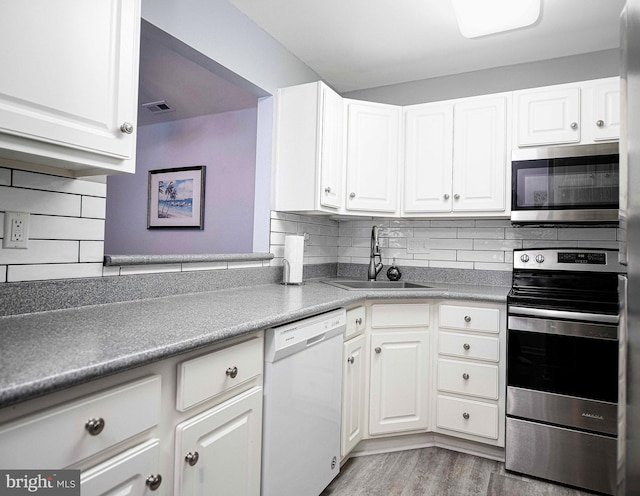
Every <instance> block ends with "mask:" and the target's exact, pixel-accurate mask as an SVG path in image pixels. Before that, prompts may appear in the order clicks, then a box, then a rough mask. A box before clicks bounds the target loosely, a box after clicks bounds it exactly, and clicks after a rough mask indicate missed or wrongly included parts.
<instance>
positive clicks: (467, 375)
mask: <svg viewBox="0 0 640 496" xmlns="http://www.w3.org/2000/svg"><path fill="white" fill-rule="evenodd" d="M462 378H463V379H464V380H465V381H468V380H469V374H467V373H466V372H465V373H464V374H462Z"/></svg>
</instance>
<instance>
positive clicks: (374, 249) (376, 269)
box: [368, 226, 382, 281]
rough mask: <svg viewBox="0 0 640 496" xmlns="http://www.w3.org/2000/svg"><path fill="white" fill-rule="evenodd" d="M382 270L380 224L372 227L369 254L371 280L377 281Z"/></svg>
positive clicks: (369, 276) (369, 275)
mask: <svg viewBox="0 0 640 496" xmlns="http://www.w3.org/2000/svg"><path fill="white" fill-rule="evenodd" d="M376 257H378V263H376ZM381 270H382V253H380V244H379V242H378V226H373V228H372V229H371V254H370V255H369V273H368V278H369V280H370V281H375V280H376V277H378V274H379V273H380V271H381Z"/></svg>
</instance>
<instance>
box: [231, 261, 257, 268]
mask: <svg viewBox="0 0 640 496" xmlns="http://www.w3.org/2000/svg"><path fill="white" fill-rule="evenodd" d="M227 266H228V268H230V269H249V268H256V267H262V261H260V260H257V261H249V262H228V265H227Z"/></svg>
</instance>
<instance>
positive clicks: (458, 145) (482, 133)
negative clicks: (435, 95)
mask: <svg viewBox="0 0 640 496" xmlns="http://www.w3.org/2000/svg"><path fill="white" fill-rule="evenodd" d="M507 105H508V102H507V97H506V96H504V95H502V96H498V95H496V96H495V97H492V98H486V97H483V98H477V99H476V98H473V99H469V100H466V101H464V102H461V103H457V104H456V105H455V107H454V131H453V136H454V142H453V210H454V211H460V212H462V211H464V212H473V211H502V210H504V209H505V197H506V195H505V191H506V190H505V188H506V186H505V178H506V171H507V165H508V163H507V160H508V159H510V157H507V143H508V134H507V132H508V129H507Z"/></svg>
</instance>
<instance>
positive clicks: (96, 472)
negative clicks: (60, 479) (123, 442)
mask: <svg viewBox="0 0 640 496" xmlns="http://www.w3.org/2000/svg"><path fill="white" fill-rule="evenodd" d="M159 456H160V441H159V440H158V439H152V440H150V441H147V442H146V443H143V444H141V445H140V446H136V447H135V448H132V449H130V450H127V451H125V452H124V453H121V454H119V455H117V456H115V457H113V458H110V459H109V460H107V461H106V462H104V463H101V464H100V465H98V466H96V467H93V468H91V469H89V470H87V471H85V472H82V475H81V476H80V487H81V492H82V495H83V496H120V495H125V494H127V495H142V494H148V495H151V494H153V495H161V494H170V493H171V491H170V490H167V484H166V483H164V484H163V480H162V474H160V473H158V466H159V465H158V461H159ZM152 491H153V492H152Z"/></svg>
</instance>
